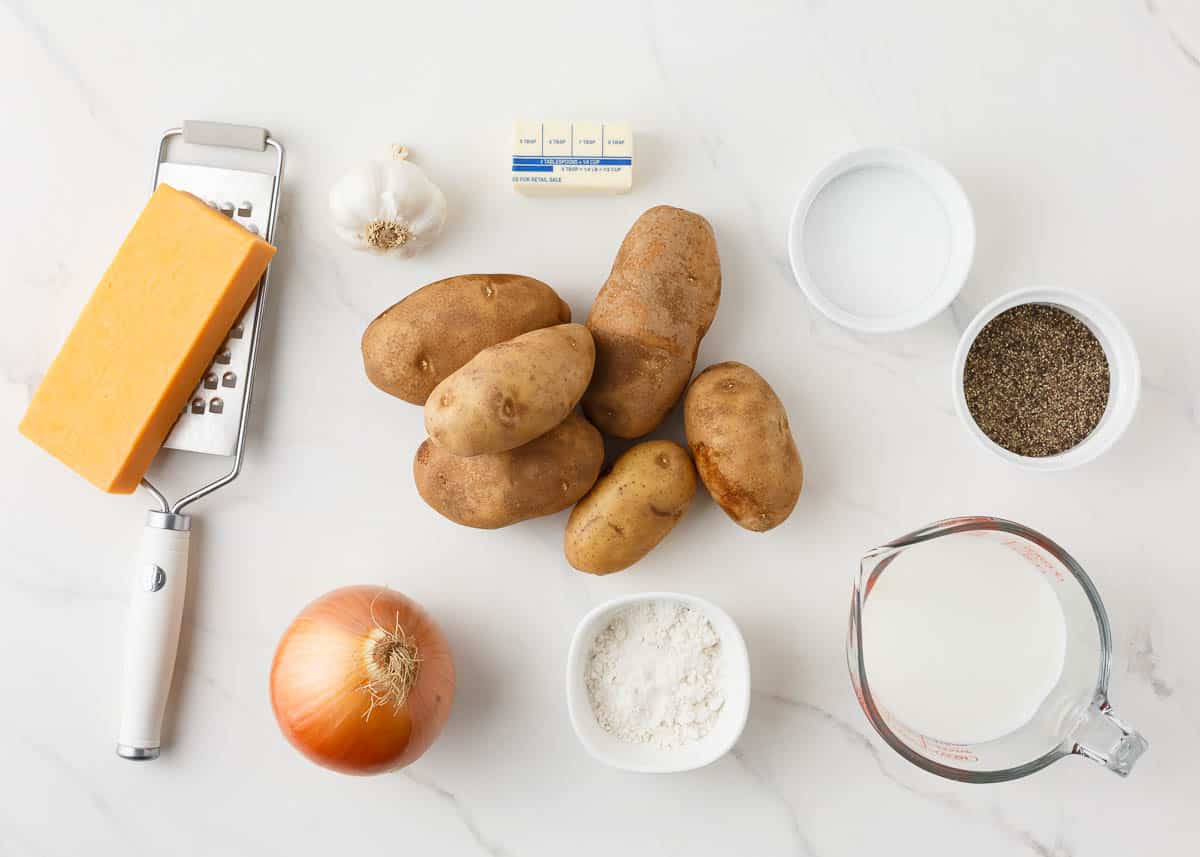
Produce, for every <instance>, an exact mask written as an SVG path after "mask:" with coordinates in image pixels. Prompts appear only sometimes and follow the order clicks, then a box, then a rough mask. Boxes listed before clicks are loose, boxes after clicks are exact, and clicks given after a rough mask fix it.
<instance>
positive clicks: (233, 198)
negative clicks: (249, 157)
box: [158, 162, 275, 455]
mask: <svg viewBox="0 0 1200 857" xmlns="http://www.w3.org/2000/svg"><path fill="white" fill-rule="evenodd" d="M158 184H169V185H170V186H171V187H173V188H175V189H176V190H185V191H187V192H188V193H192V194H195V195H196V196H198V197H200V198H201V199H203V200H204V201H205V202H207V203H208V204H209V205H211V206H213V207H214V208H216V209H218V210H219V211H221V213H222V214H225V215H226V216H228V217H230V218H231V219H232V220H233V221H234V222H235V223H239V224H241V225H242V226H244V227H246V228H248V229H250V230H251V231H252V232H256V233H257V234H259V235H263V236H265V235H266V234H267V227H268V224H269V223H270V221H271V196H272V193H273V191H274V189H275V177H274V176H271V175H268V174H266V173H257V172H250V171H247V170H227V169H221V168H218V167H203V166H197V165H193V164H177V163H172V162H165V163H163V164H162V165H161V167H160V168H159V173H158ZM257 295H258V290H257V289H255V292H254V294H253V295H251V297H250V301H249V302H248V303H247V304H246V308H245V309H244V310H243V311H242V314H241V315H240V316H239V317H238V320H237V321H235V322H234V323H233V328H232V329H231V330H230V331H229V335H228V336H227V337H226V338H225V344H224V345H223V346H222V347H221V348H220V350H218V351H217V353H216V355H214V357H213V362H212V365H210V366H209V368H208V370H207V371H206V372H205V374H204V377H203V378H202V379H201V380H200V383H199V384H198V385H197V387H196V389H195V391H194V392H193V393H192V395H191V397H190V398H189V399H188V403H187V405H186V406H185V407H184V410H183V413H182V414H180V416H179V420H178V422H176V423H175V427H174V428H173V429H172V430H171V433H170V434H169V435H168V436H167V439H166V441H165V442H164V443H163V446H164V447H168V448H170V449H182V450H187V451H189V452H204V453H208V454H210V455H233V454H234V452H235V451H236V450H237V438H238V429H239V428H240V418H241V413H242V399H243V398H244V397H245V395H246V379H247V377H248V376H249V372H250V341H251V335H252V334H253V332H254V327H255V324H256V322H257V320H258V319H257V318H256V298H257Z"/></svg>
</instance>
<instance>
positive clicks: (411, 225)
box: [329, 146, 446, 256]
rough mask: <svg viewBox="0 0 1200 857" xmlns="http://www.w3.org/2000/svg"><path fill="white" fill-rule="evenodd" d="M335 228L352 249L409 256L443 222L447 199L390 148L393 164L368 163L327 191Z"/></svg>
mask: <svg viewBox="0 0 1200 857" xmlns="http://www.w3.org/2000/svg"><path fill="white" fill-rule="evenodd" d="M329 209H330V211H331V212H332V214H333V228H334V229H335V230H336V231H337V234H338V235H340V236H341V237H342V240H343V241H345V242H346V243H347V244H349V245H350V246H352V247H357V248H358V249H360V250H373V251H375V252H376V253H392V254H395V255H398V256H412V255H413V254H414V253H416V252H417V251H418V250H420V249H421V248H422V247H424V246H426V245H427V244H429V243H430V242H431V241H433V239H434V238H436V237H437V236H438V233H439V232H441V231H442V226H444V225H445V223H446V197H445V196H443V195H442V191H441V189H440V188H438V186H437V185H435V184H434V183H433V182H431V181H430V180H429V177H428V176H426V175H425V172H424V170H422V169H421V168H420V167H418V166H417V165H416V164H413V163H409V161H408V150H407V149H405V148H404V147H403V146H393V147H392V157H391V160H387V161H372V162H370V163H368V164H366V165H364V166H362V167H360V168H359V169H357V170H354V171H353V172H351V173H349V174H347V175H345V176H343V177H342V178H341V180H339V181H338V183H337V184H335V185H334V186H333V190H331V191H330V192H329Z"/></svg>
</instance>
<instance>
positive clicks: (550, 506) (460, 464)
mask: <svg viewBox="0 0 1200 857" xmlns="http://www.w3.org/2000/svg"><path fill="white" fill-rule="evenodd" d="M603 464H604V438H602V437H601V436H600V432H599V431H598V430H597V429H596V427H595V426H594V425H592V424H591V423H589V422H588V421H587V420H586V419H584V417H583V415H582V414H578V413H574V412H573V413H572V414H571V415H570V416H569V417H567V418H566V420H564V421H563V422H562V423H560V424H559V425H558V426H555V427H554V428H552V429H551V430H550V431H548V432H546V434H544V435H542V436H541V437H539V438H536V439H534V440H531V441H530V442H529V443H527V444H525V445H524V446H518V447H517V448H516V449H510V450H507V451H506V452H496V453H492V454H491V455H476V456H473V457H471V458H462V457H460V456H457V455H453V454H452V453H449V452H447V451H446V450H444V449H442V448H441V447H440V446H438V445H437V444H435V443H433V442H432V441H429V440H426V441H425V442H424V443H422V444H421V446H420V448H419V449H418V450H417V454H416V456H415V457H414V458H413V476H414V477H415V479H416V482H417V493H419V494H420V495H421V499H423V500H424V501H425V502H426V503H428V504H429V506H430V507H431V508H432V509H433V510H434V511H436V512H438V513H439V514H441V515H442V516H444V517H446V518H449V519H450V520H451V521H454V522H455V523H456V524H462V525H463V526H465V527H477V528H479V529H484V530H494V529H497V528H498V527H507V526H508V525H509V524H515V523H517V522H518V521H526V520H529V519H530V518H540V517H541V516H543V515H553V514H554V513H555V512H561V511H562V510H563V509H566V508H568V507H569V506H571V505H572V504H573V503H574V502H575V501H577V500H578V499H579V498H580V497H582V496H583V495H584V494H586V493H587V492H588V490H590V489H591V487H592V485H594V484H595V482H596V478H597V477H598V476H599V475H600V468H601V466H602V465H603Z"/></svg>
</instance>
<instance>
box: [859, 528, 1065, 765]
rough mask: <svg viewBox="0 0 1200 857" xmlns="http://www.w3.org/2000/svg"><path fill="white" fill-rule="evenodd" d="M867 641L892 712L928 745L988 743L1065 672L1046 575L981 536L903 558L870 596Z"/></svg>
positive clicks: (1058, 615)
mask: <svg viewBox="0 0 1200 857" xmlns="http://www.w3.org/2000/svg"><path fill="white" fill-rule="evenodd" d="M862 639H863V643H862V651H863V658H864V665H865V668H866V669H865V672H866V675H867V679H868V682H869V684H870V689H871V695H872V697H873V698H874V699H875V701H876V703H877V704H878V705H879V706H880V707H881V708H883V709H885V710H886V711H887V712H888V714H889V715H890V716H891V717H894V718H896V719H897V720H899V721H901V722H902V723H903V724H904V725H905V726H907V727H908V728H910V729H912V730H914V731H916V732H919V733H921V734H922V735H924V736H926V737H928V738H934V739H937V740H940V741H943V742H947V743H953V744H977V743H983V742H985V741H991V740H993V739H995V738H1000V737H1002V736H1004V735H1007V734H1009V733H1010V732H1014V731H1016V730H1017V729H1019V728H1020V727H1021V726H1023V725H1024V724H1025V723H1026V722H1028V721H1029V720H1030V719H1031V718H1032V717H1033V715H1034V713H1035V712H1036V711H1037V709H1038V706H1040V705H1041V703H1042V702H1043V701H1044V700H1045V698H1046V696H1047V695H1048V694H1049V693H1050V691H1051V690H1052V689H1053V688H1054V686H1055V684H1056V683H1057V682H1058V678H1059V676H1060V674H1061V673H1062V669H1063V660H1064V657H1065V654H1066V639H1067V632H1066V621H1065V618H1064V616H1063V611H1062V607H1061V606H1060V604H1059V601H1058V598H1057V597H1056V595H1055V594H1054V591H1053V589H1052V588H1051V584H1050V582H1049V581H1048V580H1046V578H1045V577H1043V576H1042V573H1041V572H1040V571H1039V570H1038V569H1036V568H1035V567H1034V566H1033V565H1031V564H1030V563H1029V562H1028V561H1027V560H1025V559H1024V558H1022V556H1021V555H1020V554H1018V553H1017V552H1016V551H1014V550H1012V549H1011V548H1009V547H1007V546H1005V545H1003V544H1000V543H997V542H996V541H993V540H992V539H991V538H990V537H987V536H980V537H975V538H954V539H934V540H932V541H929V542H925V543H922V544H920V545H917V546H915V547H914V548H911V549H908V550H905V551H902V552H901V553H899V554H898V555H897V556H896V557H895V558H893V560H892V561H891V563H890V564H889V565H888V566H887V567H886V568H885V569H884V570H883V571H882V572H881V573H880V575H879V577H878V578H876V580H875V583H874V586H873V587H872V588H871V590H870V592H869V594H868V595H867V597H866V600H865V603H864V606H863V617H862Z"/></svg>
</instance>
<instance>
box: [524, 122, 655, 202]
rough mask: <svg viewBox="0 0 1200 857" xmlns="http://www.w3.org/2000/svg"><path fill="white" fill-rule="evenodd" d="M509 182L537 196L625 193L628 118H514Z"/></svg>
mask: <svg viewBox="0 0 1200 857" xmlns="http://www.w3.org/2000/svg"><path fill="white" fill-rule="evenodd" d="M512 185H513V187H514V188H515V189H516V190H517V192H518V193H525V194H538V195H541V194H547V195H555V194H567V193H628V192H629V189H630V188H631V187H633V131H632V129H630V127H629V123H628V122H571V121H561V122H523V121H518V122H514V123H513V141H512Z"/></svg>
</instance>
